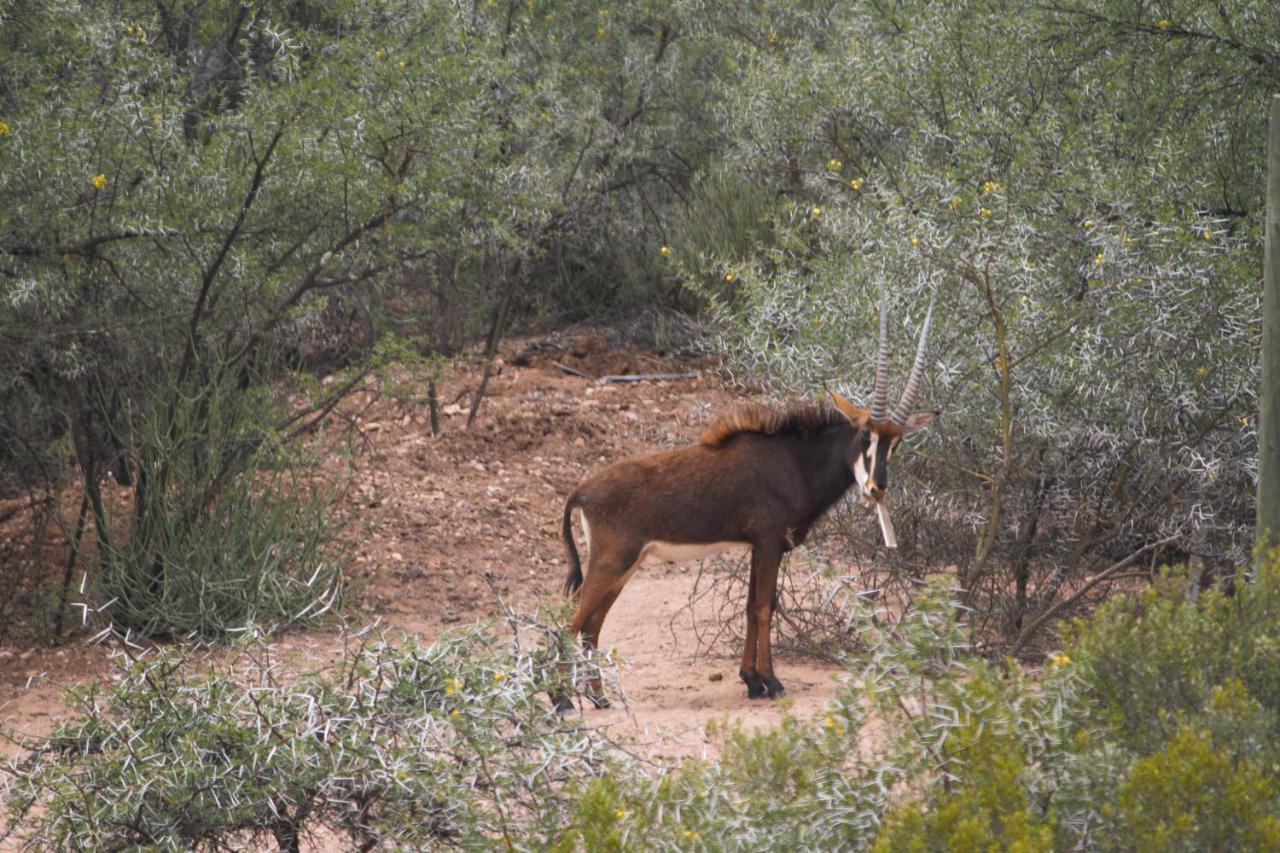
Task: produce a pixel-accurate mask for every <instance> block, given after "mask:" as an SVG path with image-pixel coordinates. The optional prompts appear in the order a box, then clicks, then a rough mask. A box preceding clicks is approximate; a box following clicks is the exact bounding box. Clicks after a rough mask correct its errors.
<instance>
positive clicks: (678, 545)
mask: <svg viewBox="0 0 1280 853" xmlns="http://www.w3.org/2000/svg"><path fill="white" fill-rule="evenodd" d="M749 550H751V545H750V544H748V543H746V542H698V543H688V542H664V541H662V540H661V539H654V540H652V541H649V542H646V543H645V546H644V547H643V548H641V549H640V559H639V560H638V561H637V562H643V561H644V560H645V559H646V558H647V557H653V558H655V559H658V560H664V561H666V562H668V563H687V562H689V561H691V560H701V559H702V558H704V557H710V556H711V555H712V554H723V553H741V554H745V553H746V552H747V551H749Z"/></svg>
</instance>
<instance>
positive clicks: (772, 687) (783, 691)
mask: <svg viewBox="0 0 1280 853" xmlns="http://www.w3.org/2000/svg"><path fill="white" fill-rule="evenodd" d="M761 681H763V682H764V689H765V692H766V693H768V694H769V698H770V699H781V698H782V697H783V696H786V695H787V688H785V687H783V686H782V682H781V681H779V680H778V679H776V678H774V677H773V676H772V675H769V676H766V677H765V678H763V679H761Z"/></svg>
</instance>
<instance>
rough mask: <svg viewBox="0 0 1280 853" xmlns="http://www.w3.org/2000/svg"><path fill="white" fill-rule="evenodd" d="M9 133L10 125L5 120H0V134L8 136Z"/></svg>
mask: <svg viewBox="0 0 1280 853" xmlns="http://www.w3.org/2000/svg"><path fill="white" fill-rule="evenodd" d="M8 135H9V125H8V124H7V123H5V122H3V121H0V136H8Z"/></svg>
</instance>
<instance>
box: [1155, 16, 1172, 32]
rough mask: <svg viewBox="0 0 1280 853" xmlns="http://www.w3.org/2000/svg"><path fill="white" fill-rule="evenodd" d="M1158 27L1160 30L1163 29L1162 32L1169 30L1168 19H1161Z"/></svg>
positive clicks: (1157, 24) (1157, 22)
mask: <svg viewBox="0 0 1280 853" xmlns="http://www.w3.org/2000/svg"><path fill="white" fill-rule="evenodd" d="M1156 26H1157V27H1159V28H1160V29H1162V30H1167V29H1169V19H1168V18H1161V19H1160V20H1158V21H1156Z"/></svg>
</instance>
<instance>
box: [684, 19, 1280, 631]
mask: <svg viewBox="0 0 1280 853" xmlns="http://www.w3.org/2000/svg"><path fill="white" fill-rule="evenodd" d="M1276 26H1277V25H1276V22H1275V16H1273V15H1270V14H1268V12H1267V11H1266V4H1259V3H1244V4H1238V5H1236V6H1233V7H1232V8H1231V9H1230V10H1223V9H1222V8H1221V7H1219V6H1216V5H1215V4H1211V3H1191V4H1179V5H1177V6H1176V8H1175V7H1172V6H1170V7H1168V8H1163V9H1162V8H1160V7H1151V6H1150V5H1149V4H1138V3H1132V4H1130V3H1121V4H1115V3H1090V2H1079V3H1067V4H1056V5H1054V6H1053V7H1052V8H1043V7H1034V8H1033V7H1030V6H1025V5H1022V6H1019V5H1017V4H1015V5H1013V6H1010V5H1009V4H1002V3H990V2H985V0H975V2H969V3H963V4H959V5H956V4H936V3H923V2H922V3H913V2H909V3H895V4H890V5H878V4H854V5H846V6H841V7H839V8H837V9H832V8H830V7H829V6H823V5H821V4H806V3H800V4H794V3H790V2H788V3H769V4H763V5H759V4H757V5H756V6H754V7H753V8H752V10H751V12H749V13H744V15H743V16H742V17H741V18H740V19H739V20H737V21H735V28H736V31H737V33H738V37H737V38H736V39H735V40H734V42H733V45H732V50H733V59H732V68H733V73H726V74H725V75H724V76H723V77H721V78H720V79H719V83H720V85H721V87H722V89H723V92H724V102H723V108H722V111H721V112H720V113H719V114H718V115H719V116H720V118H721V119H722V120H723V121H724V122H725V123H726V126H729V127H732V128H733V131H734V132H733V135H732V138H731V141H730V143H729V145H728V147H727V149H726V163H725V164H724V165H723V166H721V167H720V168H721V169H723V170H724V171H726V172H728V173H731V174H732V175H733V176H734V178H735V180H736V181H737V182H738V183H740V184H742V185H747V186H750V185H754V187H755V190H754V192H755V195H756V196H757V197H766V198H772V202H771V205H770V206H771V208H772V209H771V211H769V213H768V220H769V222H770V223H771V225H772V233H771V234H770V233H769V232H768V231H764V230H752V226H751V225H749V224H746V223H739V224H738V225H737V226H736V227H737V229H738V232H739V233H740V234H741V235H742V236H743V238H744V239H742V240H739V241H734V240H724V239H722V240H715V241H708V243H707V245H708V246H710V247H713V251H712V252H708V253H705V254H704V255H703V256H700V255H699V250H700V249H702V248H703V247H702V246H700V245H698V244H697V243H696V242H694V243H691V244H689V245H685V244H682V243H681V242H679V241H676V242H673V244H672V254H673V255H675V256H677V257H678V258H679V259H680V261H681V263H682V264H683V265H684V267H685V268H687V269H688V270H689V273H688V274H689V275H690V277H691V280H692V281H693V282H695V283H697V282H704V283H705V282H710V281H714V282H716V284H715V285H714V286H713V285H710V284H704V292H706V294H707V296H708V298H709V299H710V300H711V303H712V309H713V313H714V315H715V317H716V319H717V320H718V321H720V325H719V334H720V349H721V351H722V352H723V353H724V354H725V357H726V359H727V360H728V363H729V365H730V368H731V370H732V372H733V373H734V375H735V376H736V377H738V378H739V379H741V380H743V381H763V382H765V383H766V384H767V386H768V387H770V388H771V389H772V390H775V391H776V392H778V393H780V394H785V395H795V394H797V393H807V392H810V391H813V390H815V389H818V388H820V387H821V386H822V385H823V384H827V383H832V384H839V385H843V386H845V388H846V390H847V391H848V393H849V395H850V396H852V397H854V398H859V397H860V398H862V399H865V398H866V397H867V395H868V392H869V386H870V383H871V381H872V377H871V371H870V370H869V369H868V365H869V364H870V363H871V359H872V353H873V350H874V347H875V344H876V340H875V335H874V319H873V318H874V313H875V305H876V302H877V299H878V293H879V290H880V288H881V287H884V288H885V289H886V290H887V291H888V294H889V301H890V305H891V309H890V310H891V314H892V316H893V318H894V320H893V330H892V335H893V338H894V341H895V344H894V349H895V352H894V358H895V359H896V361H897V363H898V364H900V365H902V364H903V363H904V362H907V361H908V360H909V358H910V356H911V352H910V345H909V341H910V339H911V338H912V337H913V336H914V333H915V331H916V330H917V329H918V324H919V322H920V318H921V317H922V315H923V313H924V308H925V305H926V303H927V302H928V299H929V297H930V296H931V295H936V297H937V299H938V317H939V320H940V322H939V323H936V324H935V327H934V334H933V337H932V344H931V346H930V369H929V371H928V372H927V373H928V376H929V386H928V387H926V389H925V391H924V401H925V403H926V404H928V405H932V406H937V407H939V408H941V409H943V410H944V417H943V418H942V419H940V420H939V421H938V422H937V424H936V425H935V426H934V428H933V429H931V430H930V431H929V432H927V433H925V434H922V435H921V436H920V437H918V438H915V439H913V443H912V447H913V450H914V451H915V453H914V454H913V455H914V456H915V457H916V458H917V459H919V458H923V461H924V462H926V463H929V476H928V477H920V478H919V480H918V481H917V479H916V477H915V476H913V475H914V474H915V471H914V470H913V467H914V466H913V463H912V462H911V461H910V457H904V458H903V459H902V461H901V462H899V463H898V465H899V468H898V471H899V473H898V474H895V475H894V478H895V480H896V481H897V482H899V483H901V482H903V481H904V480H906V481H908V482H910V483H911V488H909V489H907V488H904V489H902V490H901V491H902V492H903V495H902V498H901V499H900V500H899V502H898V506H899V507H900V508H901V509H900V510H899V511H900V512H903V513H906V514H910V515H911V516H913V517H915V518H918V519H920V520H921V522H922V523H921V525H920V529H921V538H920V539H919V541H917V542H915V543H908V544H914V545H915V546H916V547H918V548H920V549H922V550H923V551H924V552H925V553H926V554H927V556H928V558H929V559H931V560H933V561H935V562H942V561H945V562H948V563H952V562H953V563H955V564H957V565H959V566H960V567H961V570H962V571H961V585H962V586H963V587H965V588H966V589H967V590H968V593H967V599H966V600H967V603H968V604H969V605H971V606H973V607H975V619H977V620H979V621H981V622H984V623H985V625H984V627H985V628H987V629H993V630H986V631H984V632H982V636H984V637H991V636H993V635H994V634H995V633H996V632H1007V635H1010V636H1009V639H1010V640H1012V641H1014V642H1019V641H1022V642H1025V639H1026V638H1025V637H1020V636H1019V634H1020V633H1021V631H1022V630H1023V629H1024V627H1025V626H1027V625H1028V624H1030V623H1031V620H1032V617H1033V616H1035V615H1036V614H1038V613H1042V612H1044V611H1045V610H1046V609H1047V608H1048V607H1050V606H1052V605H1054V604H1056V603H1058V602H1059V601H1060V600H1061V599H1062V597H1063V594H1064V590H1066V589H1069V588H1070V586H1071V585H1072V584H1074V583H1075V582H1076V581H1077V580H1078V579H1079V578H1080V577H1081V575H1082V573H1083V572H1084V571H1085V569H1087V568H1089V567H1090V566H1095V567H1096V566H1097V565H1098V564H1099V563H1101V564H1102V565H1104V566H1105V565H1107V564H1109V563H1110V562H1112V561H1113V560H1117V559H1120V558H1123V557H1124V556H1125V555H1127V554H1130V553H1133V552H1134V551H1136V550H1138V549H1139V548H1140V547H1142V546H1143V545H1147V544H1150V543H1153V542H1156V541H1158V540H1161V539H1163V538H1165V537H1169V536H1172V537H1175V538H1178V537H1184V538H1185V537H1186V536H1188V535H1189V533H1190V532H1191V531H1192V530H1195V531H1197V535H1198V536H1199V537H1200V540H1199V541H1197V542H1195V543H1190V542H1185V541H1184V543H1183V545H1184V547H1188V546H1191V545H1194V550H1195V551H1196V552H1198V553H1202V554H1205V553H1207V554H1208V555H1209V557H1210V559H1216V560H1220V561H1221V562H1223V563H1226V564H1235V565H1239V564H1242V563H1244V562H1245V561H1246V560H1247V558H1248V553H1249V549H1250V547H1251V543H1252V541H1253V537H1252V532H1251V526H1252V523H1253V522H1252V518H1253V509H1252V500H1253V490H1254V483H1253V477H1254V474H1253V470H1254V463H1253V459H1254V455H1255V453H1254V449H1255V444H1256V438H1255V434H1254V422H1253V414H1252V413H1253V412H1254V411H1255V410H1256V405H1255V403H1254V393H1255V391H1254V389H1255V388H1256V387H1257V359H1256V348H1257V303H1258V296H1257V287H1256V279H1257V269H1258V265H1259V261H1260V258H1261V240H1260V234H1261V231H1260V228H1261V222H1262V215H1263V205H1262V193H1261V188H1262V183H1263V182H1262V181H1261V177H1260V168H1261V158H1260V157H1258V156H1256V152H1257V151H1259V150H1261V140H1262V138H1263V131H1264V129H1265V128H1264V123H1265V116H1266V110H1265V109H1264V105H1265V102H1266V100H1267V98H1269V96H1270V92H1272V91H1274V90H1275V89H1276V88H1277V87H1280V78H1277V76H1276V68H1277V67H1280V66H1277V65H1276V64H1275V63H1274V62H1271V61H1269V60H1268V59H1267V58H1266V57H1271V56H1273V55H1274V50H1273V47H1272V46H1273V45H1274V44H1275V43H1276V33H1277V30H1276ZM1245 151H1252V152H1255V153H1254V154H1251V155H1245V154H1244V153H1243V152H1245ZM725 221H726V222H734V221H735V220H734V219H733V217H732V216H730V215H728V214H726V218H725ZM748 235H750V237H749V238H748ZM696 239H700V236H699V238H695V240H696ZM730 273H732V275H733V276H734V281H733V282H731V284H732V285H733V286H731V287H726V286H725V281H724V280H725V276H726V275H727V274H730ZM1224 329H1229V330H1230V331H1229V332H1224V331H1223V330H1224ZM915 464H916V465H918V464H919V463H915ZM1011 590H1018V592H1016V593H1014V594H1012V595H1011V594H1010V591H1011Z"/></svg>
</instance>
